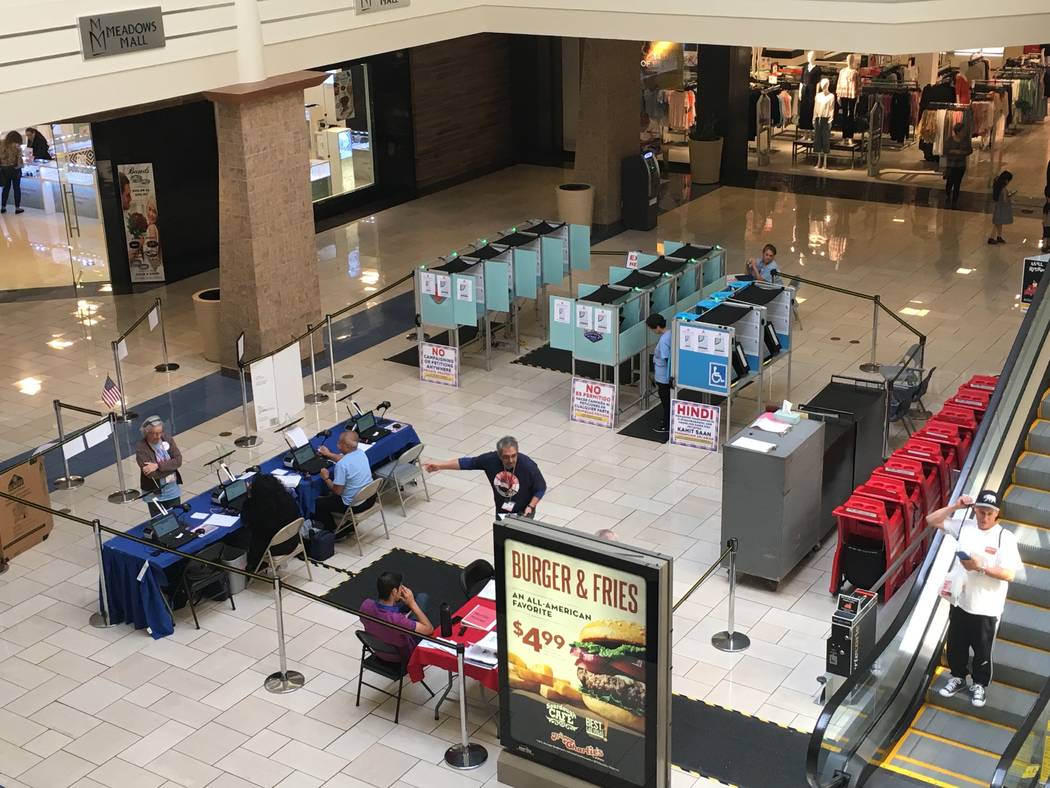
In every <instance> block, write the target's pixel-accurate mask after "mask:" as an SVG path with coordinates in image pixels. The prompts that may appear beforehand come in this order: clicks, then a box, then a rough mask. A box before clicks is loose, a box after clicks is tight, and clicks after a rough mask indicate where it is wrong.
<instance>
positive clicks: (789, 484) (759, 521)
mask: <svg viewBox="0 0 1050 788" xmlns="http://www.w3.org/2000/svg"><path fill="white" fill-rule="evenodd" d="M742 436H746V437H749V438H753V439H755V440H759V441H763V442H765V443H772V444H774V445H775V448H774V449H773V450H772V451H770V452H768V453H763V452H760V451H754V450H751V449H746V448H742V447H740V446H733V445H732V444H733V443H734V441H736V439H737V438H739V437H742ZM823 466H824V424H822V423H821V422H819V421H814V420H807V419H803V420H802V421H801V422H799V423H798V424H796V425H794V426H792V427H791V429H790V430H789V431H788V432H786V433H785V434H784V435H774V434H772V433H769V432H763V431H762V430H759V429H753V428H750V427H748V428H746V429H743V430H741V431H740V432H738V433H737V434H736V435H734V436H733V437H732V438H731V439H730V440H729V441H727V442H726V444H725V447H724V455H723V460H722V540H723V542H725V541H726V540H728V539H731V538H736V539H737V540H738V541H739V548H738V552H737V558H736V565H737V571H739V572H741V573H743V574H747V575H752V576H754V577H763V578H766V579H767V580H770V581H772V583H773V585H774V586H776V585H777V584H778V583H780V581H781V580H783V579H784V578H785V577H786V576H787V575H788V574H790V572H791V570H792V569H794V568H795V566H796V565H797V564H798V562H799V561H801V560H802V559H803V557H805V556H806V555H807V554H808V553H809V552H810V551H811V550H813V548H815V547H817V546H818V545H819V544H820V540H821V538H822V537H823V535H824V534H823V529H822V528H821V527H820V525H821V524H820V503H821V495H820V488H821V480H822V477H823Z"/></svg>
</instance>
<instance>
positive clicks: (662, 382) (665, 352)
mask: <svg viewBox="0 0 1050 788" xmlns="http://www.w3.org/2000/svg"><path fill="white" fill-rule="evenodd" d="M645 324H646V325H647V326H649V329H650V330H651V331H652V332H653V333H654V334H656V336H657V337H659V339H657V340H656V350H654V351H653V376H654V377H655V378H656V390H657V392H658V393H659V394H660V407H661V408H662V409H663V414H662V416H661V419H660V423H659V424H657V425H656V426H655V427H653V432H661V433H666V432H668V431H669V430H670V429H671V329H669V328H668V327H667V320H665V319H664V316H663V315H661V314H658V313H654V314H652V315H649V317H647V318H646V319H645Z"/></svg>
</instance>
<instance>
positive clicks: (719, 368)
mask: <svg viewBox="0 0 1050 788" xmlns="http://www.w3.org/2000/svg"><path fill="white" fill-rule="evenodd" d="M707 379H708V382H710V384H711V387H712V388H721V389H725V390H728V388H729V376H728V371H727V367H726V365H725V364H720V363H718V362H715V361H712V362H710V363H709V364H708V366H707Z"/></svg>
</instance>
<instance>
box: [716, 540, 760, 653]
mask: <svg viewBox="0 0 1050 788" xmlns="http://www.w3.org/2000/svg"><path fill="white" fill-rule="evenodd" d="M726 545H727V546H728V547H729V628H728V629H726V630H724V631H722V632H716V633H715V634H714V635H712V636H711V645H712V646H714V647H715V648H717V649H718V650H719V651H728V652H730V653H733V652H737V651H746V650H747V648H748V647H749V646H750V645H751V638H749V637H748V636H747V635H745V634H744V633H743V632H737V631H736V630H735V625H736V621H735V619H736V551H737V547H738V545H739V542H737V540H736V539H735V538H734V539H730V540H729V541H728V542H727V543H726Z"/></svg>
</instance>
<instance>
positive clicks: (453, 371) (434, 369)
mask: <svg viewBox="0 0 1050 788" xmlns="http://www.w3.org/2000/svg"><path fill="white" fill-rule="evenodd" d="M419 379H420V380H421V381H423V382H424V383H437V384H438V385H441V386H451V387H452V388H457V389H458V388H459V348H456V347H452V346H451V345H434V344H432V343H430V342H424V343H423V344H421V345H420V346H419Z"/></svg>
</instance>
